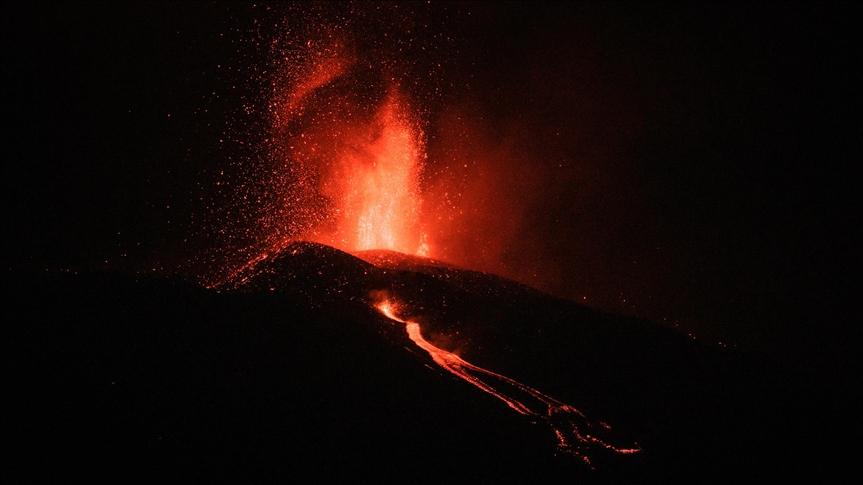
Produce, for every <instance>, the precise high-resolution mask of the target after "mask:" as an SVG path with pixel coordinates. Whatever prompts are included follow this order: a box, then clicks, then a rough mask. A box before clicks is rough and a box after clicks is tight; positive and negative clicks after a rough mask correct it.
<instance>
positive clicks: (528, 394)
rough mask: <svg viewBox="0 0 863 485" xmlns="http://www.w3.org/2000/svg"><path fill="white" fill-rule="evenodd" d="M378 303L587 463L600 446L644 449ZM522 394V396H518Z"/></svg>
mask: <svg viewBox="0 0 863 485" xmlns="http://www.w3.org/2000/svg"><path fill="white" fill-rule="evenodd" d="M375 306H376V308H377V309H378V311H380V312H381V313H382V314H383V315H384V316H386V317H387V318H389V319H390V320H394V321H396V322H400V323H403V324H404V325H405V327H406V329H407V333H408V337H409V338H410V339H411V340H412V341H413V342H414V343H415V344H416V345H417V347H419V348H421V349H423V350H425V351H426V352H427V353H428V354H429V356H430V357H431V358H432V360H433V361H434V362H435V363H436V364H437V365H439V366H440V367H441V368H442V369H444V370H445V371H447V372H449V373H451V374H453V375H455V376H456V377H458V378H460V379H462V380H464V381H466V382H468V383H470V384H471V385H473V386H475V387H477V388H478V389H480V390H482V391H483V392H485V393H487V394H490V395H491V396H494V397H495V398H497V399H499V400H501V401H503V402H504V404H506V405H507V406H509V408H510V409H512V410H513V411H515V412H517V413H519V414H521V415H524V416H528V417H530V418H533V419H535V420H537V421H539V422H543V423H545V424H546V425H547V426H549V427H550V428H551V429H552V431H553V432H554V435H555V437H556V438H557V446H558V448H559V449H560V450H561V451H563V452H565V453H569V454H572V455H575V456H577V457H579V458H581V460H582V461H584V463H585V464H586V465H587V466H589V467H592V463H591V455H592V454H594V453H595V452H596V451H597V450H598V451H600V452H607V453H608V452H610V453H616V454H623V455H626V454H633V453H638V452H639V451H641V449H640V448H637V447H633V448H619V447H616V446H613V445H611V444H609V443H608V442H606V441H605V440H603V439H601V438H599V437H598V436H596V435H595V433H597V432H605V431H609V430H610V429H611V427H610V426H609V425H608V424H606V423H603V422H599V424H598V425H597V424H594V423H592V422H591V421H590V420H588V418H587V416H585V415H584V413H582V412H581V411H579V410H578V409H576V408H575V407H573V406H570V405H569V404H566V403H563V402H561V401H559V400H557V399H555V398H553V397H551V396H549V395H547V394H545V393H543V392H541V391H539V390H537V389H534V388H533V387H530V386H528V385H527V384H523V383H521V382H518V381H516V380H515V379H511V378H509V377H507V376H505V375H502V374H498V373H496V372H493V371H490V370H488V369H484V368H482V367H479V366H477V365H474V364H471V363H470V362H467V361H466V360H464V359H462V358H461V357H459V356H457V355H455V354H453V353H452V352H448V351H446V350H443V349H441V348H439V347H436V346H434V345H432V344H431V343H430V342H429V341H428V340H426V339H425V338H424V337H423V336H422V332H421V331H420V326H419V324H418V323H417V322H413V321H410V320H404V319H402V318H401V317H399V316H398V315H397V314H396V312H397V311H398V304H397V303H396V302H395V301H393V300H387V299H385V300H383V301H381V302H379V303H377V304H376V305H375ZM519 395H520V396H521V397H517V396H519Z"/></svg>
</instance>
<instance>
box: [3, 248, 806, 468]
mask: <svg viewBox="0 0 863 485" xmlns="http://www.w3.org/2000/svg"><path fill="white" fill-rule="evenodd" d="M391 256H392V258H395V260H397V259H398V258H396V257H395V256H393V255H391ZM378 263H379V264H381V266H375V265H372V264H370V263H368V262H365V261H363V260H361V259H358V258H356V257H354V256H351V255H349V254H346V253H343V252H341V251H338V250H335V249H332V248H329V247H326V246H322V245H317V244H313V243H294V244H292V245H290V246H288V247H287V248H285V249H284V250H283V251H281V252H279V253H277V254H274V255H271V256H269V257H268V258H266V259H264V260H263V261H261V262H259V263H258V264H257V265H255V266H254V267H252V268H249V269H247V271H246V272H244V273H243V274H240V275H238V276H237V278H235V280H234V284H232V285H226V286H224V287H222V288H220V289H217V290H205V289H202V288H200V287H197V286H194V285H188V284H185V283H182V282H177V281H172V280H166V279H157V278H149V277H131V276H127V275H121V274H85V275H70V274H44V275H15V276H16V278H15V280H14V283H15V284H14V285H12V286H11V290H10V293H8V296H9V298H8V301H7V304H6V310H5V311H6V318H5V320H6V321H7V322H14V327H13V328H14V332H13V340H12V341H13V343H14V347H15V353H14V354H13V356H14V358H13V359H12V362H13V365H12V366H11V370H12V374H13V381H12V382H13V384H12V388H13V392H12V395H13V404H15V406H14V412H13V414H12V416H13V418H14V419H13V431H14V432H13V434H12V436H13V437H14V441H15V443H16V446H15V449H16V459H15V460H13V461H14V462H15V463H17V464H18V466H17V468H18V470H16V472H21V473H23V474H24V476H29V477H30V478H33V479H41V478H46V477H53V478H55V479H62V480H64V481H66V480H68V478H70V477H73V476H80V477H102V478H107V477H122V478H124V479H126V478H143V479H164V478H167V477H178V478H187V479H193V480H196V481H212V480H213V479H222V480H224V479H228V480H231V481H236V480H239V479H243V480H251V481H260V480H269V479H274V480H275V479H278V480H279V481H284V480H285V479H290V478H291V477H293V476H295V475H297V474H299V473H301V472H302V473H306V472H309V473H312V474H313V476H316V477H319V478H323V477H329V478H341V479H343V480H349V479H357V478H358V477H360V476H374V477H378V478H381V477H390V478H392V479H406V477H410V479H411V480H420V481H425V480H429V481H432V480H435V479H443V478H453V477H457V478H460V479H467V478H471V477H478V478H484V479H486V480H491V479H500V478H507V479H513V480H517V479H519V477H521V478H522V479H528V478H530V479H541V478H543V477H546V478H548V477H551V476H557V475H560V474H565V475H567V476H570V477H582V478H592V479H609V480H622V481H627V482H632V481H654V480H660V479H662V480H667V479H682V480H687V481H688V480H696V481H705V480H706V481H710V480H711V479H717V480H718V479H719V478H720V477H723V476H727V475H728V474H732V475H739V474H740V473H742V472H744V471H745V472H752V471H760V472H763V473H769V474H775V473H776V472H777V471H781V472H782V473H794V472H795V471H796V470H797V469H803V468H811V467H812V466H813V464H815V466H817V465H818V463H819V461H818V460H817V459H815V458H814V457H813V456H812V455H810V458H812V460H810V461H804V460H799V459H798V458H799V457H800V456H802V454H803V453H801V451H804V448H802V447H798V446H787V443H789V442H790V441H791V440H794V441H795V442H797V443H813V442H816V440H817V439H818V437H817V434H818V432H819V428H818V427H817V426H811V425H810V424H807V419H806V418H807V417H810V416H814V415H816V409H815V408H814V400H813V399H812V398H811V397H809V396H806V395H805V394H804V393H800V392H799V389H798V387H796V386H797V384H796V383H793V382H792V381H789V380H788V377H787V375H786V374H784V373H782V372H779V371H778V370H776V369H775V368H772V367H770V366H764V365H761V364H759V363H757V362H755V361H753V360H750V359H746V358H743V357H741V356H737V355H731V354H727V353H723V352H718V351H716V350H714V349H710V348H706V347H703V346H701V345H698V344H697V343H694V342H692V341H690V340H689V339H687V338H684V337H683V336H681V335H678V334H676V333H674V332H672V331H670V330H667V329H664V328H661V327H658V326H655V325H653V324H650V323H648V322H643V321H637V320H632V319H625V318H618V317H613V316H609V315H603V314H600V313H596V312H594V311H592V310H590V309H587V308H584V307H581V306H578V305H576V304H574V303H572V302H568V301H563V300H559V299H555V298H552V297H549V296H546V295H544V294H542V293H539V292H537V291H535V290H532V289H530V288H527V287H524V286H522V285H518V284H516V283H512V282H508V281H506V280H502V279H500V278H497V277H494V276H490V275H483V274H482V273H476V272H471V271H464V270H459V269H455V268H449V267H446V266H445V265H441V264H433V265H423V264H416V263H417V262H416V261H411V262H409V263H410V264H408V263H406V262H401V263H399V262H398V261H396V262H395V263H393V264H387V265H385V264H384V263H383V262H381V261H378ZM387 266H388V267H387ZM384 293H385V294H387V295H389V296H390V297H393V298H397V299H398V300H399V301H402V302H404V303H405V309H406V312H408V313H409V315H406V316H410V317H411V318H413V319H415V320H417V321H419V322H420V323H421V325H422V331H423V334H424V335H425V336H426V338H427V339H429V341H431V342H434V344H435V345H437V346H439V347H441V348H445V349H447V350H451V351H457V352H458V353H459V354H460V355H461V356H462V357H464V358H465V359H467V360H469V361H471V362H473V363H475V364H478V365H481V366H484V367H488V368H490V369H494V370H495V371H498V372H502V373H504V374H507V375H509V376H510V377H513V378H516V379H518V380H521V381H523V382H525V383H528V384H530V385H532V386H535V387H537V388H539V389H542V390H543V391H545V392H547V393H549V394H551V395H553V396H555V397H558V398H560V399H562V400H564V401H566V402H568V403H570V404H573V405H575V406H577V407H578V408H580V409H582V410H584V411H586V412H587V414H588V415H590V416H592V417H595V418H597V419H602V420H605V421H608V422H609V423H610V424H612V425H613V426H614V428H615V431H617V432H618V434H619V436H620V437H621V439H623V440H625V441H629V442H632V441H637V442H638V443H639V444H640V445H641V446H642V448H643V450H644V451H643V452H642V453H640V454H638V455H634V456H631V457H626V459H621V460H619V461H615V462H612V463H606V464H604V465H605V466H603V467H600V469H599V470H597V471H595V472H591V471H589V470H587V469H586V468H585V467H584V466H582V464H581V463H580V462H578V461H577V460H573V459H572V458H571V457H569V456H561V455H560V454H559V453H556V451H555V449H554V446H553V442H554V440H553V437H552V436H550V435H549V434H548V433H547V430H545V429H541V427H538V426H535V425H533V424H531V423H530V422H529V421H527V420H524V419H521V418H522V417H521V416H518V415H516V414H514V413H512V412H510V410H509V409H507V408H506V407H505V406H503V405H502V403H501V402H500V401H497V400H495V399H493V398H491V397H489V396H488V395H486V394H483V393H482V392H479V391H477V390H476V389H475V388H473V387H471V386H469V385H467V384H466V383H464V382H463V381H460V380H458V379H455V378H454V377H453V376H451V375H449V374H446V373H445V372H442V371H441V370H440V369H439V368H437V367H436V366H435V365H434V364H433V363H432V362H431V360H430V359H429V357H428V356H427V355H425V354H424V353H423V352H422V351H421V350H419V349H417V348H416V346H414V345H413V343H412V342H411V341H410V340H409V339H408V338H407V335H406V334H405V330H404V327H403V326H400V325H397V324H395V323H394V322H392V321H390V320H388V319H386V318H384V317H383V316H382V315H380V314H379V313H378V312H377V311H375V310H374V309H373V308H372V303H373V302H374V299H375V298H376V297H378V296H379V295H381V294H384ZM376 295H377V296H376ZM792 384H793V385H792ZM805 451H806V453H807V454H808V453H809V452H810V451H811V450H805ZM795 460H796V461H795Z"/></svg>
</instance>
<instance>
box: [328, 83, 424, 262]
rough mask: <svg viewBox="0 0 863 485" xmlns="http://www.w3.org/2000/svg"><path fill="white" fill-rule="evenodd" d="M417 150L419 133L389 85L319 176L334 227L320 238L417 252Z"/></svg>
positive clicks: (419, 151) (419, 160)
mask: <svg viewBox="0 0 863 485" xmlns="http://www.w3.org/2000/svg"><path fill="white" fill-rule="evenodd" d="M422 154H423V145H422V137H421V135H420V133H419V131H418V129H416V128H415V127H414V126H413V124H412V123H411V121H410V118H409V113H408V112H407V108H406V106H405V102H404V99H403V97H402V96H401V95H400V94H399V93H398V92H397V90H395V89H391V90H390V92H389V94H388V95H387V97H386V99H385V100H384V101H383V103H382V104H381V106H380V107H379V108H378V110H377V113H376V114H375V117H374V119H373V120H372V122H371V123H370V124H369V125H368V126H367V127H364V128H363V129H359V130H357V132H356V133H354V134H353V135H352V136H351V137H350V139H349V141H348V143H346V144H345V147H344V149H343V150H342V152H341V153H340V154H339V160H338V162H337V164H336V165H335V166H334V168H333V170H331V171H330V172H329V173H328V174H327V176H326V178H325V182H324V194H325V195H327V196H328V197H329V199H330V200H331V202H332V203H333V204H334V206H335V214H336V225H335V231H334V233H333V234H332V235H329V236H328V237H325V238H324V239H325V240H324V241H321V242H325V243H330V244H333V245H335V246H337V247H341V248H343V249H346V250H349V251H360V250H365V249H391V250H396V251H400V252H404V253H417V252H419V251H420V247H421V246H422V245H423V238H422V236H420V235H419V230H418V218H419V209H420V196H419V175H420V170H421V169H422ZM425 252H426V253H427V252H428V251H427V248H426V250H425Z"/></svg>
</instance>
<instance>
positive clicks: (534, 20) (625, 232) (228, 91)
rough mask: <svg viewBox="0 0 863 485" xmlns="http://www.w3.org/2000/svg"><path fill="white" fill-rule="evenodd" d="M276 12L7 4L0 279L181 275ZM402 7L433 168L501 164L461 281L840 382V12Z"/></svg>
mask: <svg viewBox="0 0 863 485" xmlns="http://www.w3.org/2000/svg"><path fill="white" fill-rule="evenodd" d="M328 8H329V9H330V10H339V9H343V7H332V6H331V7H328ZM361 9H364V10H367V7H362V8H361ZM325 10H326V9H325ZM344 10H349V9H347V7H344ZM295 12H296V10H290V11H287V13H286V10H285V9H284V8H281V9H280V8H274V9H269V10H268V9H266V8H263V7H260V6H254V7H253V6H251V5H248V6H242V5H233V4H220V3H202V4H198V3H195V4H162V3H145V4H137V5H129V6H126V5H123V6H120V5H113V4H103V5H100V4H89V3H88V4H86V5H77V4H75V5H67V6H53V5H49V4H45V5H42V6H35V7H29V6H21V5H19V6H16V7H14V8H13V10H12V11H10V12H8V14H7V15H5V19H4V24H5V25H4V27H3V36H4V45H5V49H4V84H5V85H6V89H4V96H5V98H6V99H4V102H3V104H4V111H5V114H6V115H5V116H4V118H5V121H6V123H5V124H6V125H7V128H6V130H5V131H6V137H5V138H6V153H5V157H4V158H5V161H4V184H5V185H6V186H5V188H4V194H5V196H6V197H7V198H8V199H7V203H6V204H4V210H5V211H6V216H5V220H6V221H7V222H6V227H7V230H6V231H5V233H6V234H7V246H8V247H9V249H7V251H6V253H5V254H6V257H7V259H8V262H7V264H6V266H7V267H10V268H24V269H37V270H40V269H44V268H63V267H72V268H88V267H101V268H110V269H133V270H139V269H145V268H169V269H170V268H176V267H178V266H180V265H182V264H183V263H184V261H187V260H189V259H193V258H194V257H195V256H194V253H195V251H199V250H201V247H200V245H201V244H204V242H202V241H203V240H205V239H206V238H202V237H201V228H200V225H198V222H197V221H199V220H201V219H202V218H203V217H204V215H203V214H202V205H204V204H205V203H212V200H213V197H212V194H210V193H209V191H210V190H211V185H210V182H211V179H210V178H209V177H211V175H212V173H213V172H214V171H215V170H216V169H217V168H216V167H221V166H222V164H224V160H225V158H226V157H227V156H228V155H231V156H233V157H234V158H235V159H242V157H243V156H250V155H249V153H245V152H243V150H244V149H242V148H237V147H233V148H227V149H226V148H225V147H224V145H223V144H220V140H221V139H223V138H224V134H225V130H226V129H229V128H230V127H231V126H233V128H231V129H236V120H235V121H233V122H232V121H231V117H232V116H234V115H235V114H236V113H237V111H238V108H239V107H240V106H241V104H242V102H243V101H244V100H247V99H249V97H254V96H255V90H256V89H258V87H259V86H257V85H255V84H254V83H250V82H248V81H247V80H246V79H244V74H243V72H244V70H245V69H249V70H251V69H252V68H253V66H254V65H256V64H259V63H266V62H267V56H268V55H269V53H268V52H264V51H262V50H255V48H254V43H250V42H248V41H247V40H248V39H249V38H250V37H251V36H255V35H257V36H264V37H266V35H268V32H269V29H273V28H274V27H273V25H274V24H275V23H276V21H275V20H273V19H274V18H276V17H278V16H280V15H287V14H294V13H295ZM386 15H388V14H382V18H383V20H381V22H382V25H385V24H386V22H388V20H386V18H387V17H386ZM413 15H415V17H416V18H417V19H419V20H418V22H417V23H418V25H423V26H425V27H424V30H423V28H419V29H418V31H419V33H418V34H417V35H419V36H420V42H426V41H427V42H432V40H431V39H432V38H433V35H431V34H433V33H440V32H443V33H446V34H448V35H447V37H448V40H447V41H446V46H445V49H444V48H441V49H438V50H437V51H435V52H434V53H432V54H429V55H428V58H423V57H422V56H420V58H419V60H418V61H417V64H414V65H413V66H414V68H415V69H416V70H417V71H418V72H420V73H421V72H422V69H423V63H427V64H428V63H432V62H435V63H436V62H438V61H440V62H442V64H443V65H444V69H443V73H444V74H443V78H442V79H441V78H436V79H434V80H431V81H428V82H429V83H432V84H433V85H434V86H433V87H434V89H433V91H434V93H435V96H434V99H429V101H428V102H429V104H430V107H429V108H428V118H429V119H428V121H429V123H430V129H429V155H430V159H431V161H430V163H432V164H434V163H443V162H435V161H434V160H435V158H436V157H437V159H438V160H444V159H445V158H446V157H447V156H448V155H447V153H451V152H452V149H454V148H458V149H460V150H462V153H465V152H469V150H471V149H473V150H480V151H483V152H489V151H492V152H494V153H503V155H501V156H500V157H499V159H500V160H502V161H501V162H500V164H501V165H500V166H498V167H496V168H495V167H491V168H492V169H493V170H494V171H495V172H496V174H495V175H492V176H490V177H489V178H488V179H487V180H486V181H487V183H488V184H489V185H488V186H489V187H493V188H494V189H495V190H498V191H499V192H500V193H501V194H504V195H506V196H508V197H510V198H509V199H508V200H514V201H516V202H514V203H513V206H512V207H510V208H509V209H510V210H509V214H508V215H509V216H510V217H511V218H513V220H517V221H518V222H517V224H516V226H515V227H517V235H516V236H513V235H511V234H510V235H507V237H502V238H501V239H500V240H499V241H495V244H494V250H489V251H487V252H486V253H485V256H484V258H485V259H483V260H482V261H480V262H479V263H478V264H477V266H478V267H482V268H483V269H494V270H497V271H499V272H502V273H504V274H507V275H509V276H512V277H515V278H518V279H520V280H522V281H526V282H528V283H531V284H534V285H537V286H539V287H542V288H544V289H547V290H549V291H551V292H554V293H556V294H559V295H562V296H567V297H571V298H585V297H586V298H587V300H586V301H587V302H588V304H592V305H594V306H597V307H599V308H603V309H606V310H610V311H616V312H625V313H629V314H633V315H638V316H643V317H648V318H651V319H655V320H660V321H663V320H665V321H668V322H675V321H676V322H679V325H680V326H681V328H683V329H685V330H686V331H692V332H694V333H695V334H696V335H698V336H699V337H700V338H702V339H704V340H706V341H710V342H714V341H717V340H724V341H728V342H731V343H733V344H736V345H738V346H739V347H741V348H748V349H755V350H757V351H761V352H766V353H768V354H769V355H772V356H774V357H777V358H780V359H785V360H788V361H791V362H794V363H797V364H799V365H800V366H806V365H808V363H809V362H812V363H813V364H816V363H817V365H829V366H837V365H841V358H840V357H839V356H840V355H842V354H841V352H838V351H839V350H841V349H842V348H843V347H844V346H846V345H848V346H850V345H851V344H850V343H848V341H847V339H846V338H844V335H845V325H846V324H848V323H850V315H849V314H847V313H843V310H844V308H845V307H844V305H842V304H841V302H842V301H843V300H844V297H845V296H846V294H847V290H846V289H845V286H844V285H843V281H842V279H841V278H838V277H837V275H838V274H841V273H842V272H843V271H842V270H843V268H846V267H848V266H849V265H850V263H851V262H852V261H854V260H856V259H858V258H856V249H857V247H856V246H855V245H854V244H853V243H852V241H851V239H850V236H848V234H849V233H850V229H852V228H854V227H855V226H856V225H857V220H858V218H859V217H858V215H857V214H856V213H855V211H854V210H853V209H852V206H851V202H852V198H851V193H852V191H853V189H854V185H856V184H857V182H856V179H854V178H852V177H850V173H851V166H852V164H854V163H855V162H858V161H859V155H858V153H859V148H860V142H861V138H863V137H861V134H863V133H861V123H860V117H859V108H860V106H859V104H860V103H859V96H858V92H857V91H858V90H859V79H857V78H855V77H854V76H853V74H852V73H853V70H854V68H855V67H859V65H860V61H861V59H860V52H859V48H858V46H857V42H856V41H857V40H858V39H856V38H855V36H854V33H853V31H854V30H855V29H856V27H857V26H856V25H855V19H857V18H859V12H855V11H853V8H852V7H851V4H850V3H846V4H842V3H840V4H837V5H834V6H832V7H830V8H826V7H823V6H820V5H819V4H818V3H815V2H813V3H812V4H785V3H782V4H775V5H772V6H759V7H752V6H745V5H730V6H729V5H708V6H705V5H701V2H698V3H694V4H691V5H688V6H687V5H678V4H659V5H642V4H641V2H639V3H634V4H625V3H614V4H606V3H589V4H571V3H569V2H567V3H564V4H547V5H540V6H537V5H534V4H532V3H525V4H519V3H512V4H509V3H508V4H503V5H497V4H441V5H437V4H436V3H435V4H432V5H426V4H417V5H414V6H408V7H402V10H401V13H400V14H399V15H396V16H395V17H397V18H404V17H405V16H407V17H411V16H413ZM389 28H397V26H396V27H393V26H392V25H391V26H389ZM383 30H384V31H385V30H386V29H383ZM365 34H368V35H372V36H374V35H378V36H379V35H381V30H375V29H374V28H372V27H370V28H369V30H368V31H367V32H365V33H364V32H360V33H359V34H358V35H359V37H362V36H363V35H365ZM423 35H428V39H425V38H423V37H422V36H423ZM360 43H362V42H360ZM430 86H431V85H428V86H423V85H421V84H420V85H419V87H417V88H416V89H417V93H414V94H415V95H417V96H424V95H425V94H424V93H426V92H431V91H432V89H431V87H430ZM460 116H461V119H467V120H468V121H465V122H464V123H462V124H457V126H454V124H453V123H452V121H451V120H453V119H456V118H459V117H460ZM448 120H449V121H448ZM231 123H234V124H233V125H232V124H231ZM448 130H449V131H448ZM453 131H455V132H458V133H462V134H466V135H467V136H468V138H467V141H465V140H462V141H460V142H458V141H453V140H454V139H457V138H458V137H455V138H453V137H452V136H449V137H448V135H447V133H450V134H451V133H452V132H453ZM459 143H463V144H464V146H459V145H458V144H459ZM477 147H478V148H477ZM226 150H227V151H233V152H232V153H228V154H226ZM488 163H494V162H488ZM509 173H512V174H513V176H508V175H507V174H509ZM523 174H530V176H528V177H523V176H522V175H523ZM483 183H485V182H483ZM504 215H506V213H504V214H501V217H503V216H504ZM226 223H227V224H230V221H227V222H226ZM462 244H463V245H464V246H466V247H467V246H471V245H472V242H471V240H470V238H468V239H465V240H463V241H462ZM479 244H480V245H482V243H481V242H479ZM477 257H478V258H479V256H477ZM459 262H462V261H459Z"/></svg>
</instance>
